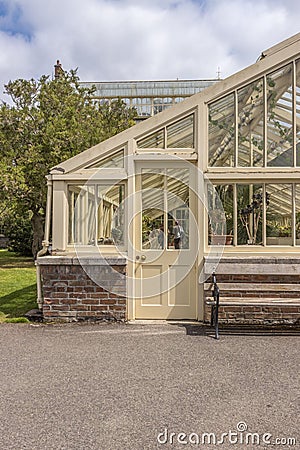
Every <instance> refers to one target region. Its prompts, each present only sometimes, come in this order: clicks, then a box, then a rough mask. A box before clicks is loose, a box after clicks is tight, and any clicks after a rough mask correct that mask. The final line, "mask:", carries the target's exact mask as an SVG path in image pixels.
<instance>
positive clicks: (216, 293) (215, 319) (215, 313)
mask: <svg viewBox="0 0 300 450" xmlns="http://www.w3.org/2000/svg"><path fill="white" fill-rule="evenodd" d="M212 283H213V290H212V296H213V298H214V301H213V303H212V306H211V319H210V325H211V326H212V327H215V339H219V338H220V336H219V304H220V289H219V286H218V285H217V277H216V274H215V272H213V273H212Z"/></svg>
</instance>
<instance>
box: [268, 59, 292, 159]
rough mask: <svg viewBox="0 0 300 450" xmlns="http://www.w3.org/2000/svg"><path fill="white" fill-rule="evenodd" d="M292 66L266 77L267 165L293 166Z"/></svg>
mask: <svg viewBox="0 0 300 450" xmlns="http://www.w3.org/2000/svg"><path fill="white" fill-rule="evenodd" d="M292 68H293V66H292V64H289V65H287V66H285V67H283V68H281V69H279V70H277V71H276V72H273V73H272V74H270V75H268V76H267V98H268V102H267V104H268V108H267V113H268V122H267V137H268V140H267V144H268V146H267V148H268V151H267V165H268V166H272V167H284V166H286V167H291V166H292V165H293V127H292V123H293V122H292V118H293V109H292V106H293V92H292Z"/></svg>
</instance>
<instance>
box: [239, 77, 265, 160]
mask: <svg viewBox="0 0 300 450" xmlns="http://www.w3.org/2000/svg"><path fill="white" fill-rule="evenodd" d="M263 94H264V93H263V80H262V79H260V80H258V81H255V82H253V83H251V84H248V85H247V86H245V87H243V88H242V89H240V90H239V91H238V145H239V148H238V165H239V166H241V167H247V166H255V167H263V150H264V141H263V131H264V120H263V119H264V95H263Z"/></svg>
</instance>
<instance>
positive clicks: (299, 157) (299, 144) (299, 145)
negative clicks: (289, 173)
mask: <svg viewBox="0 0 300 450" xmlns="http://www.w3.org/2000/svg"><path fill="white" fill-rule="evenodd" d="M296 152H297V153H296V161H297V166H300V60H299V59H298V61H297V62H296Z"/></svg>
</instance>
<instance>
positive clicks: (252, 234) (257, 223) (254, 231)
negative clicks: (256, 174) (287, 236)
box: [237, 184, 263, 245]
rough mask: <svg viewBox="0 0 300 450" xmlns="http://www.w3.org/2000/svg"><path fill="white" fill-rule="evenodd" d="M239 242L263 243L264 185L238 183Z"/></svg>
mask: <svg viewBox="0 0 300 450" xmlns="http://www.w3.org/2000/svg"><path fill="white" fill-rule="evenodd" d="M237 210H238V223H237V244H238V245H245V244H252V245H255V244H262V239H263V238H262V221H263V187H262V185H261V184H260V185H256V184H250V185H249V184H248V185H247V184H238V185H237Z"/></svg>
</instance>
